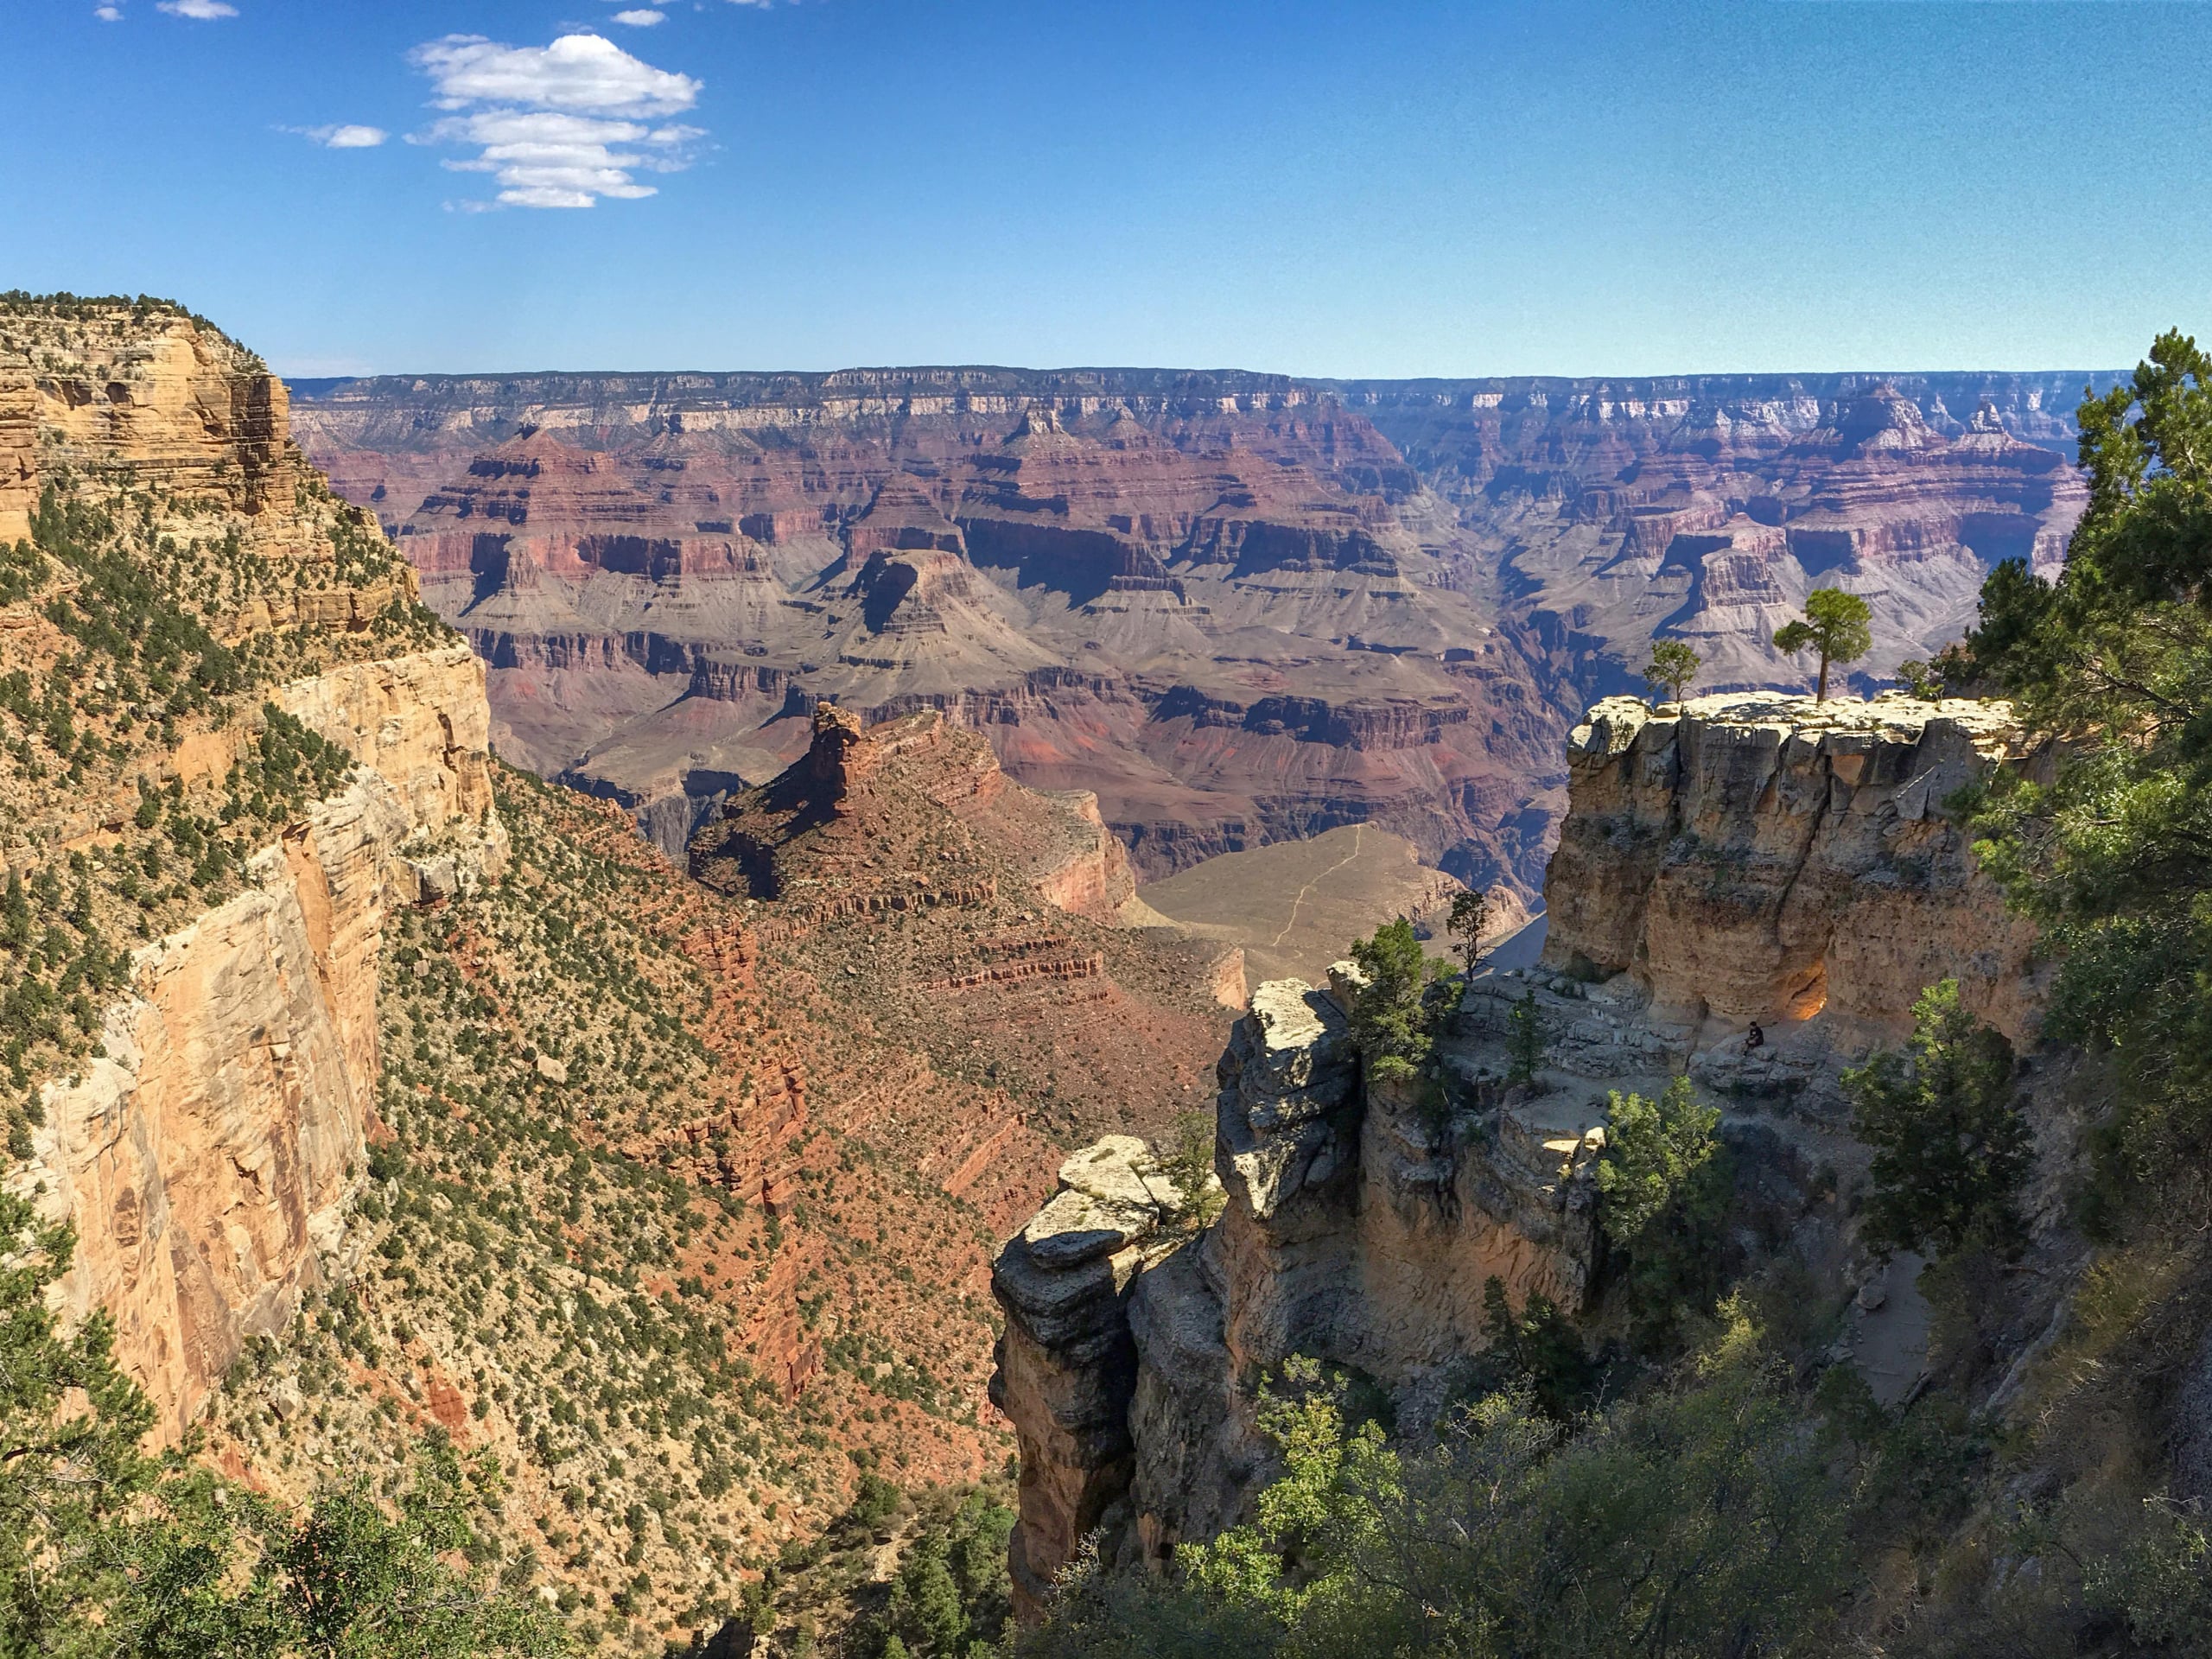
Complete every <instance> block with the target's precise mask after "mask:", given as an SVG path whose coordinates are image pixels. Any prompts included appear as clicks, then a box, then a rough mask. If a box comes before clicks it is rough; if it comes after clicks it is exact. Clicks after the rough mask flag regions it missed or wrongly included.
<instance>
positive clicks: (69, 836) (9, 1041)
mask: <svg viewBox="0 0 2212 1659" xmlns="http://www.w3.org/2000/svg"><path fill="white" fill-rule="evenodd" d="M302 489H303V491H305V492H306V493H307V495H308V497H311V499H303V500H302V502H301V503H299V504H298V505H299V506H300V509H301V516H302V519H303V520H304V522H305V523H306V524H307V525H308V527H309V529H308V533H309V534H312V535H314V536H315V537H318V538H319V539H318V542H317V544H316V546H315V547H314V548H313V549H311V550H309V556H306V557H299V556H292V555H284V556H278V555H276V554H272V553H270V552H266V551H257V550H255V549H254V548H252V547H251V546H250V545H249V544H248V543H247V542H246V541H245V539H244V538H243V537H242V535H241V532H240V531H239V529H238V522H237V520H236V519H235V518H234V517H232V516H228V515H226V514H225V513H224V512H220V511H219V510H217V508H216V507H215V506H214V505H213V504H206V503H195V502H193V501H189V500H186V499H180V498H178V497H176V496H175V495H174V494H171V493H165V492H162V491H159V490H155V489H150V488H146V487H142V486H139V485H137V483H136V482H135V480H132V479H130V477H129V476H128V475H127V474H118V476H115V477H105V476H90V475H67V476H64V477H63V478H62V479H61V480H60V481H59V482H56V483H51V484H49V485H48V486H47V487H46V488H45V490H44V491H43V493H41V499H40V502H39V505H38V509H37V512H35V515H34V517H33V519H32V537H31V539H30V540H29V541H25V542H19V543H15V544H13V545H12V546H10V547H6V548H0V605H5V606H13V607H18V610H19V613H23V612H27V613H29V614H28V615H25V616H23V620H22V624H21V625H20V626H18V627H17V629H16V632H14V633H13V634H12V636H11V639H10V661H11V662H12V663H13V664H15V666H12V667H10V668H9V669H8V670H7V671H5V672H0V854H3V855H4V856H5V858H6V861H7V864H8V870H9V874H8V877H7V885H6V887H5V892H4V896H0V1069H4V1075H5V1078H6V1082H7V1084H8V1089H9V1093H8V1095H7V1096H6V1097H5V1099H6V1104H5V1107H4V1109H0V1129H4V1132H5V1135H6V1141H7V1145H8V1147H9V1149H10V1155H11V1156H13V1157H17V1158H21V1157H24V1156H27V1155H28V1154H29V1148H30V1144H31V1135H32V1132H33V1131H34V1130H35V1128H37V1127H38V1124H39V1122H40V1119H41V1109H40V1107H39V1104H38V1102H37V1097H36V1094H35V1089H34V1087H33V1085H35V1084H37V1083H38V1082H39V1081H41V1079H43V1078H45V1077H50V1076H52V1075H54V1073H55V1072H57V1071H63V1070H66V1069H67V1068H69V1067H72V1066H73V1065H77V1064H78V1063H80V1062H81V1061H82V1060H84V1059H85V1058H86V1057H88V1056H89V1055H91V1054H92V1052H93V1050H94V1048H95V1046H96V1045H97V1044H98V1042H99V1030H98V1024H99V1008H100V1007H101V1006H102V1005H103V1003H104V1002H105V1001H106V1000H107V998H108V997H109V996H110V995H112V994H113V993H114V992H115V991H116V990H118V988H120V987H121V985H122V983H123V981H124V976H125V974H126V973H127V971H128V969H129V963H130V950H131V949H132V947H133V946H134V945H135V944H137V943H139V942H141V941H143V940H145V939H148V938H157V937H159V936H160V935H161V934H162V932H164V931H168V930H169V929H171V928H173V927H175V926H177V925H181V923H182V922H183V921H184V920H185V919H187V918H189V917H190V916H192V915H194V914H196V913H198V912H200V911H202V910H205V909H206V908H207V907H208V906H212V905H215V904H219V903H221V902H222V901H223V900H224V899H227V898H230V897H232V895H234V894H235V893H238V891H239V890H240V889H242V888H243V887H245V886H247V885H248V884H249V883H250V882H251V880H253V876H252V873H251V868H250V866H249V861H250V859H251V855H253V854H254V853H255V852H256V851H257V850H258V849H261V848H262V847H264V846H266V845H268V844H270V842H273V841H274V840H275V838H276V836H277V833H278V831H279V830H280V829H282V828H283V826H284V825H285V824H287V823H292V822H294V821H296V819H297V818H298V817H299V816H300V814H301V813H302V811H303V810H305V809H306V808H307V806H308V804H311V803H312V802H314V801H316V800H320V799H321V798H325V797H327V796H328V795H330V794H332V793H333V792H334V791H337V790H338V789H340V787H342V786H343V784H344V781H345V779H346V774H347V773H348V772H350V771H351V770H352V761H351V760H350V758H349V757H348V756H347V755H346V753H345V752H344V751H343V750H341V749H340V748H338V747H335V746H334V745H332V744H329V743H327V742H325V741H323V740H322V739H321V737H319V736H318V735H316V734H315V733H313V732H310V731H308V730H307V729H306V728H304V727H302V725H301V724H300V722H299V721H296V720H295V719H293V718H292V717H291V716H290V715H288V714H286V713H285V712H284V711H283V709H280V708H278V707H277V705H275V704H274V703H272V702H270V701H269V700H268V698H269V693H270V690H273V689H274V688H275V687H276V686H277V685H278V684H280V683H283V681H285V680H288V679H291V678H296V677H299V676H300V675H302V674H304V673H308V672H313V671H316V670H318V669H321V668H323V667H327V666H330V665H332V664H334V663H336V662H338V661H342V660H346V659H348V658H354V659H358V658H368V657H373V656H378V655H385V654H389V653H390V652H393V651H396V650H405V649H410V648H413V647H415V646H416V645H421V644H423V643H427V642H428V641H429V640H431V639H443V638H444V637H445V636H444V635H443V633H442V630H441V629H440V627H439V626H438V624H437V622H436V620H435V618H433V617H431V616H430V615H429V613H427V612H425V611H423V609H422V608H421V607H419V606H417V605H416V604H415V602H414V601H413V600H412V599H411V598H410V597H408V596H407V595H408V589H407V588H406V584H405V582H404V569H403V567H402V565H401V563H400V562H399V559H398V556H397V554H396V553H394V552H393V551H392V550H391V549H390V547H389V546H387V545H385V543H383V542H382V540H381V538H378V537H374V536H373V535H372V533H371V532H368V531H365V530H364V529H363V528H362V527H361V526H360V525H359V524H357V523H356V522H355V520H354V518H353V515H352V513H351V510H350V509H346V508H345V507H343V506H342V505H341V504H339V503H338V502H336V501H335V500H334V499H332V498H330V497H329V496H328V494H327V491H325V490H322V488H321V486H320V483H319V481H318V483H317V484H315V486H302ZM332 588H338V589H351V590H353V591H356V592H364V593H366V594H370V595H372V598H373V599H374V601H375V604H376V605H377V606H378V607H379V608H377V609H376V610H375V611H374V612H373V613H372V616H371V617H370V618H369V620H368V621H367V623H366V626H362V627H360V628H359V629H356V630H350V631H346V632H333V631H332V630H330V629H328V628H326V627H320V626H314V627H310V626H293V625H289V624H287V623H285V622H283V621H282V620H278V619H282V618H283V616H285V615H286V614H288V613H289V612H290V611H291V610H292V609H293V608H294V604H293V601H295V600H296V597H297V596H298V595H299V594H302V593H314V592H318V591H327V590H330V589H332ZM254 607H258V612H257V613H256V612H255V609H254ZM252 614H260V615H265V616H270V617H271V618H272V620H270V621H269V622H268V624H267V625H266V626H256V625H254V624H253V623H251V621H250V620H248V618H249V617H250V616H251V615H252ZM208 734H214V735H215V736H216V738H217V739H218V741H220V742H221V743H223V744H224V745H225V746H226V747H228V748H229V750H230V752H231V753H232V755H233V756H234V759H233V760H232V763H231V764H230V765H229V766H227V768H226V769H219V770H218V771H217V772H214V773H213V774H209V773H206V772H201V773H197V774H195V775H194V776H192V777H189V778H188V777H187V776H185V775H184V774H183V773H182V772H181V771H180V770H179V769H178V768H177V766H176V765H175V754H176V753H177V751H178V748H179V747H180V746H181V744H183V743H184V742H185V741H187V740H188V739H192V738H194V736H195V735H197V736H200V737H201V738H203V739H204V738H205V737H207V735H208ZM57 814H61V815H62V817H60V818H57V816H56V815H57Z"/></svg>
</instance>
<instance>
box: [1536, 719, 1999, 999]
mask: <svg viewBox="0 0 2212 1659" xmlns="http://www.w3.org/2000/svg"><path fill="white" fill-rule="evenodd" d="M1668 708H1669V710H1670V712H1669V713H1668V714H1666V715H1663V716H1662V715H1654V714H1652V712H1651V711H1650V710H1649V709H1647V708H1646V707H1645V705H1644V704H1643V703H1642V702H1638V701H1637V699H1635V698H1633V697H1614V698H1611V699H1609V700H1607V701H1606V702H1601V703H1599V705H1598V706H1597V707H1596V708H1594V709H1592V710H1591V711H1590V715H1589V718H1588V719H1587V720H1586V721H1585V722H1584V723H1583V724H1582V725H1580V726H1578V727H1577V728H1575V729H1574V732H1573V734H1572V736H1571V737H1570V739H1569V742H1568V751H1567V753H1568V766H1569V771H1570V776H1571V778H1572V780H1573V781H1572V783H1571V785H1570V786H1569V787H1570V799H1571V801H1572V808H1571V810H1570V812H1569V815H1568V819H1567V828H1566V829H1565V830H1564V831H1563V832H1562V835H1561V837H1560V848H1559V851H1558V852H1557V853H1556V854H1555V855H1554V858H1553V862H1552V869H1551V874H1550V875H1549V877H1548V881H1547V884H1546V893H1547V894H1548V896H1549V899H1550V931H1549V934H1548V939H1547V942H1546V944H1545V952H1544V961H1545V963H1546V964H1547V965H1548V967H1550V968H1552V969H1554V970H1558V971H1562V972H1565V971H1571V972H1573V974H1575V975H1576V976H1580V977H1583V978H1586V979H1592V980H1610V979H1611V978H1612V977H1613V976H1615V975H1617V974H1623V973H1625V974H1626V975H1627V976H1629V977H1630V980H1631V981H1632V982H1634V983H1635V984H1636V985H1637V987H1639V988H1640V990H1641V992H1642V993H1643V995H1646V996H1648V997H1649V999H1650V1001H1651V1003H1652V1004H1653V1012H1654V1015H1655V1017H1657V1018H1662V1019H1672V1020H1679V1021H1681V1022H1684V1023H1687V1024H1688V1025H1691V1026H1693V1027H1695V1026H1698V1025H1699V1024H1700V1022H1704V1021H1707V1020H1710V1021H1711V1022H1712V1025H1713V1030H1712V1031H1711V1032H1709V1033H1707V1039H1717V1038H1719V1037H1720V1036H1721V1035H1722V1034H1723V1033H1728V1034H1732V1033H1738V1032H1740V1031H1742V1030H1743V1029H1744V1028H1745V1026H1746V1024H1747V1023H1748V1022H1750V1021H1752V1020H1758V1021H1760V1022H1763V1024H1764V1026H1765V1027H1768V1028H1769V1029H1770V1030H1772V1031H1777V1032H1780V1031H1783V1030H1786V1029H1787V1028H1788V1027H1790V1026H1791V1025H1793V1024H1795V1023H1797V1022H1802V1021H1803V1020H1808V1019H1809V1018H1811V1017H1812V1016H1813V1015H1815V1014H1821V1013H1824V1012H1825V1013H1826V1014H1828V1015H1829V1016H1830V1019H1831V1020H1832V1021H1834V1020H1840V1021H1845V1022H1850V1023H1853V1024H1854V1025H1859V1026H1864V1027H1871V1028H1872V1029H1875V1030H1878V1031H1880V1032H1882V1033H1885V1034H1891V1035H1893V1034H1895V1033H1896V1032H1897V1029H1898V1022H1899V1021H1900V1020H1901V1019H1902V1020H1905V1021H1907V1022H1908V1023H1909V1020H1910V1008H1911V1006H1912V1001H1913V998H1914V997H1915V996H1916V995H1918V994H1919V992H1920V990H1921V988H1922V987H1923V986H1925V985H1928V984H1930V983H1932V982H1934V981H1936V980H1938V979H1941V978H1943V977H1945V976H1953V977H1956V978H1957V979H1958V980H1959V982H1960V986H1961V992H1962V994H1963V995H1964V996H1965V998H1966V1000H1967V1003H1968V1006H1970V1007H1973V1008H1974V1010H1975V1011H1976V1012H1977V1013H1979V1014H1981V1015H1982V1016H1983V1017H1984V1018H1986V1019H1987V1020H1990V1021H1991V1022H1992V1023H1993V1024H1994V1025H1996V1026H1997V1027H1999V1029H2000V1030H2002V1031H2004V1032H2005V1034H2006V1035H2007V1036H2009V1037H2011V1038H2012V1039H2013V1040H2014V1041H2015V1042H2023V1041H2026V1040H2030V1039H2031V1038H2032V1028H2033V1025H2034V1020H2035V1014H2036V1005H2037V985H2038V979H2037V975H2036V974H2035V973H2034V972H2033V971H2032V969H2031V964H2030V953H2031V947H2032V945H2033V943H2034V934H2033V932H2032V930H2031V929H2030V928H2029V926H2028V925H2027V924H2026V923H2024V921H2022V920H2021V919H2020V918H2018V917H2015V916H2012V915H2008V914H2007V913H2006V912H2005V906H2004V901H2003V899H2002V897H2001V895H2000V894H1999V893H1998V891H1997V889H1996V887H1994V885H1993V884H1992V883H1991V882H1989V881H1988V880H1986V879H1984V878H1983V877H1982V876H1981V875H1980V874H1979V872H1978V871H1977V869H1976V868H1975V865H1974V855H1973V850H1972V849H1971V847H1970V846H1969V844H1968V842H1967V836H1966V833H1965V831H1964V829H1962V827H1961V824H1960V823H1959V822H1958V819H1957V817H1956V815H1955V812H1954V810H1952V809H1951V808H1950V807H1949V806H1948V804H1947V803H1948V802H1949V801H1950V800H1951V798H1953V797H1954V796H1955V795H1956V794H1957V793H1958V792H1959V791H1961V790H1962V789H1965V788H1967V787H1968V786H1970V785H1976V784H1980V783H1981V782H1983V781H1984V780H1985V779H1986V778H1987V777H1988V776H1989V774H1990V772H1992V770H1993V768H1995V767H1997V766H2003V765H2008V764H2011V765H2026V764H2030V763H2031V757H2030V756H2028V755H2027V754H2025V753H2023V751H2022V749H2021V740H2020V737H2019V734H2018V728H2017V727H2015V726H2014V725H2013V723H2012V720H2011V718H2010V716H2009V713H2008V711H2007V710H2006V709H2005V707H2004V705H2002V704H1993V703H1982V702H1961V701H1953V702H1940V703H1928V702H1918V701H1916V700H1915V699H1913V698H1910V697H1907V696H1895V695H1892V696H1883V697H1878V698H1877V699H1875V700H1874V701H1873V702H1859V701H1857V700H1855V699H1851V698H1839V699H1835V700H1833V701H1830V702H1825V703H1816V702H1813V701H1812V700H1810V699H1809V698H1804V697H1774V696H1764V697H1761V696H1712V697H1700V698H1696V699H1694V700H1692V701H1691V702H1688V703H1686V704H1682V705H1681V706H1680V708H1679V709H1675V705H1672V704H1670V705H1668Z"/></svg>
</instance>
